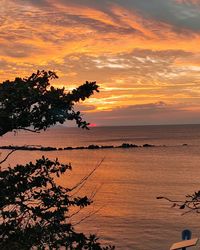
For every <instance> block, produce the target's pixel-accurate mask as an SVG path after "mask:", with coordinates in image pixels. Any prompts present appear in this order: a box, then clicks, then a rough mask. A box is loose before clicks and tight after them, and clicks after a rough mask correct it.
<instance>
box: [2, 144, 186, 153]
mask: <svg viewBox="0 0 200 250" xmlns="http://www.w3.org/2000/svg"><path fill="white" fill-rule="evenodd" d="M179 146H188V144H186V143H185V144H182V145H179ZM152 147H169V146H166V145H153V144H148V143H145V144H143V145H141V146H140V145H136V144H129V143H122V144H121V145H118V146H114V145H104V146H102V145H95V144H91V145H88V146H79V147H64V148H56V147H42V146H13V145H9V146H0V149H3V150H21V151H22V150H23V151H61V150H94V149H116V148H123V149H126V148H152Z"/></svg>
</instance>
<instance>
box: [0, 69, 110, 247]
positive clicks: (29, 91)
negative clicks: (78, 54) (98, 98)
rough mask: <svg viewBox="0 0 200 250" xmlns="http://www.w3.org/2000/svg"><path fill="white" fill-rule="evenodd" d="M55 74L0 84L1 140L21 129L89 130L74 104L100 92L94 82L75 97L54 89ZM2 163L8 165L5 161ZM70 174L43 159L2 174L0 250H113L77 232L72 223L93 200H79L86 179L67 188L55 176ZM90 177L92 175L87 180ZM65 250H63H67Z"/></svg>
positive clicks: (62, 166)
mask: <svg viewBox="0 0 200 250" xmlns="http://www.w3.org/2000/svg"><path fill="white" fill-rule="evenodd" d="M55 78H57V76H56V74H55V73H54V72H51V71H49V72H45V71H38V72H37V73H36V74H32V75H31V76H30V77H29V78H25V79H22V78H16V79H15V80H14V81H5V82H3V83H2V84H0V135H1V136H2V135H4V134H6V133H7V132H11V131H16V130H19V129H24V130H30V131H34V132H39V131H40V130H46V129H47V128H48V127H50V126H53V125H55V124H57V123H61V124H62V123H64V122H65V121H66V120H75V122H76V123H77V126H78V127H80V128H86V129H87V128H88V123H87V122H86V121H84V120H83V119H82V116H81V114H80V112H76V111H75V110H74V104H75V103H77V102H79V101H80V100H83V101H84V100H85V98H89V97H90V96H91V95H92V94H93V93H94V92H98V86H97V85H96V83H95V82H91V83H90V82H86V83H85V84H83V85H81V86H80V87H78V88H77V89H74V90H73V91H72V92H68V93H66V91H65V89H64V88H63V89H57V88H54V87H52V86H50V83H49V81H50V80H51V79H55ZM15 150H17V149H13V150H12V151H10V152H9V153H8V155H7V156H6V157H5V158H4V159H2V160H1V161H0V165H2V164H3V163H4V164H5V162H6V160H7V158H8V157H9V155H10V154H12V153H13V152H14V151H15ZM68 171H71V165H70V164H61V163H60V162H59V161H58V159H56V160H50V159H47V158H45V157H44V156H43V157H42V158H41V159H38V160H37V161H36V162H35V163H32V162H30V163H28V164H26V165H25V166H24V165H16V166H15V167H10V166H9V167H7V168H3V167H2V169H1V171H0V213H1V214H0V223H1V224H0V240H1V243H0V249H2V250H4V249H5V250H8V249H9V250H11V249H16V250H17V249H19V250H26V249H27V250H28V249H60V248H61V247H63V248H64V249H70V250H72V249H76V250H78V249H90V250H92V249H94V250H101V249H114V247H112V246H105V247H104V246H102V245H101V244H100V243H99V241H98V238H97V237H96V236H95V235H89V236H86V235H85V234H83V233H79V232H76V230H75V229H74V227H73V225H72V224H71V223H70V220H71V218H72V217H73V216H75V215H76V214H77V213H78V212H79V211H81V210H82V209H83V208H84V207H86V206H89V205H90V204H91V203H92V200H91V199H90V198H88V197H87V196H83V197H79V196H78V192H77V191H78V190H79V189H80V188H81V187H82V185H83V184H84V182H85V181H86V180H87V179H88V178H87V177H86V178H83V179H82V180H81V181H80V182H79V183H77V185H75V186H74V187H71V188H64V187H61V186H59V185H58V184H57V183H56V182H55V178H54V177H55V176H56V177H59V176H60V175H62V174H64V173H67V172H68ZM89 175H90V174H89ZM63 248H62V249H63Z"/></svg>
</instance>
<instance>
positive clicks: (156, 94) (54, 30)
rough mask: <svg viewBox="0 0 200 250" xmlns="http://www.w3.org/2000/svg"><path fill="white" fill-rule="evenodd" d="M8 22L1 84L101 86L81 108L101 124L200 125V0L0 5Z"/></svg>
mask: <svg viewBox="0 0 200 250" xmlns="http://www.w3.org/2000/svg"><path fill="white" fill-rule="evenodd" d="M0 22H1V26H0V33H1V36H0V55H1V57H0V65H1V67H0V82H2V81H4V80H7V79H13V78H15V77H17V76H29V75H30V74H31V73H32V72H35V71H36V70H37V69H45V70H54V71H56V72H57V74H58V76H59V79H58V80H56V81H55V82H53V84H54V85H56V86H58V87H63V86H65V87H66V89H72V87H76V86H78V85H80V84H82V83H83V82H85V81H86V80H87V81H97V83H98V85H99V86H100V93H99V94H95V95H94V96H93V97H92V98H90V99H88V100H87V101H85V102H84V104H80V105H78V107H77V108H78V109H80V110H82V112H83V113H84V117H85V118H86V119H87V120H89V121H90V122H91V123H92V125H93V126H95V125H96V124H98V125H122V124H125V125H132V124H133V125H134V124H171V123H199V122H200V25H199V24H200V1H199V0H160V1H158V0H151V1H148V0H127V1H123V0H117V1H113V0H110V1H106V0H96V1H88V0H86V1H80V0H73V1H69V0H57V1H53V0H38V1H35V0H16V1H11V0H0ZM94 123H95V124H94Z"/></svg>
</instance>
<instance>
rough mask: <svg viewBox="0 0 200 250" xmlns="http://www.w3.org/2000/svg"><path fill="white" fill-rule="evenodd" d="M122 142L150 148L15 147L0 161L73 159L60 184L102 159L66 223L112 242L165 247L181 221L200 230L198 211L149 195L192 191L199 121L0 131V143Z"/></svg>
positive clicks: (141, 249) (176, 236)
mask: <svg viewBox="0 0 200 250" xmlns="http://www.w3.org/2000/svg"><path fill="white" fill-rule="evenodd" d="M122 143H134V144H137V145H142V144H144V143H149V144H154V145H156V146H157V147H150V148H142V147H139V148H127V149H123V148H115V149H99V150H72V151H54V152H39V151H17V152H15V153H14V154H13V155H11V157H10V158H9V162H6V164H10V165H11V166H12V165H14V164H16V163H25V162H28V161H29V160H33V159H37V158H38V157H40V156H41V155H45V156H47V157H49V158H51V159H55V158H56V157H57V158H58V159H59V160H60V162H64V163H68V162H71V164H72V166H73V171H72V172H70V173H67V174H66V175H64V176H62V177H61V178H59V179H57V182H59V184H62V185H64V186H66V187H71V186H73V185H75V184H76V183H77V182H78V181H79V180H80V179H81V178H83V177H84V176H85V175H87V174H88V173H89V172H90V171H92V169H93V168H94V167H95V166H96V165H97V164H99V163H100V162H101V161H102V160H103V161H102V162H101V164H100V167H99V168H98V169H97V170H96V171H95V173H94V174H93V175H92V176H91V177H90V179H88V181H87V183H86V185H85V186H84V187H83V189H82V190H81V191H80V192H81V193H82V194H87V195H88V196H93V194H94V193H95V196H94V203H93V204H92V205H91V206H90V207H88V208H86V209H84V210H83V211H82V212H81V213H80V214H78V215H77V216H74V217H73V219H72V223H73V224H75V225H76V224H77V225H76V227H77V230H80V231H84V232H85V233H96V234H97V235H98V236H99V237H100V238H101V240H102V242H105V243H107V244H112V245H115V246H116V249H123V250H124V249H132V250H153V249H154V250H165V249H169V248H170V246H171V245H172V244H173V243H174V242H177V241H179V240H180V239H181V231H182V230H183V229H186V228H188V229H190V230H192V233H193V236H194V237H200V215H196V214H186V215H181V210H178V209H174V208H170V206H171V204H169V203H168V202H167V201H164V200H157V199H156V197H157V196H167V197H170V198H172V199H177V200H178V199H184V197H185V194H189V193H193V192H194V191H197V190H199V188H200V175H199V172H200V169H199V167H200V125H176V126H130V127H99V128H97V127H96V128H92V129H91V130H89V131H86V130H81V129H77V128H66V127H55V128H53V129H50V130H48V131H46V132H42V133H40V134H35V133H29V132H19V133H17V134H16V135H14V134H13V133H10V134H7V135H5V136H3V137H1V138H0V145H11V144H12V145H41V146H54V147H67V146H73V147H75V146H87V145H90V144H97V145H115V146H117V145H120V144H122ZM183 144H187V146H183ZM164 145H165V146H164ZM4 155H6V151H3V150H2V155H1V157H3V156H4ZM6 164H4V165H3V167H6ZM90 214H92V215H91V216H88V215H90ZM87 217H88V218H87ZM83 218H86V219H85V220H83V221H82V222H81V223H79V222H80V220H81V219H83ZM190 249H198V248H195V247H194V248H190Z"/></svg>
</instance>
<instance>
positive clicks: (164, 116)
mask: <svg viewBox="0 0 200 250" xmlns="http://www.w3.org/2000/svg"><path fill="white" fill-rule="evenodd" d="M187 108H188V107H187V105H186V106H184V104H179V105H168V104H166V103H164V102H158V103H149V104H143V105H131V106H128V107H122V108H120V107H117V108H116V109H114V110H112V111H101V112H96V113H95V114H92V115H91V114H89V113H88V114H85V117H86V119H88V120H89V121H91V122H93V121H95V123H97V124H98V125H113V124H115V125H124V124H125V125H141V124H143V125H145V124H148V125H150V124H184V123H200V118H199V117H200V110H196V111H194V112H191V111H188V110H187Z"/></svg>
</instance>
